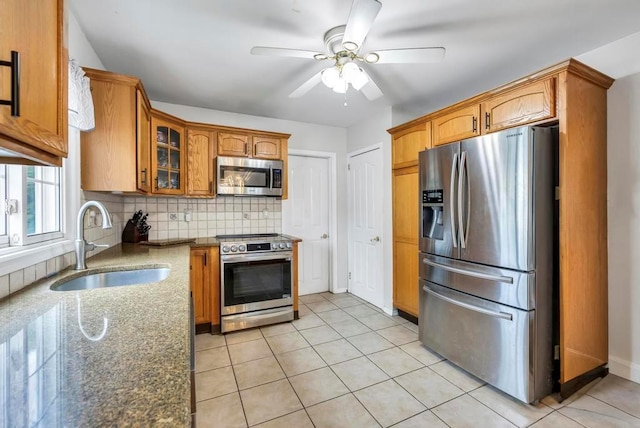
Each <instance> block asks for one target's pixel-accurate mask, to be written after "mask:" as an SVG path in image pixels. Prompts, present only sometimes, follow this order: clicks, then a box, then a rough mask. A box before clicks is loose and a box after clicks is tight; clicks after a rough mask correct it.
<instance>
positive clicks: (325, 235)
mask: <svg viewBox="0 0 640 428" xmlns="http://www.w3.org/2000/svg"><path fill="white" fill-rule="evenodd" d="M328 237H329V235H327V234H326V233H323V234H322V236H321V237H320V239H327V238H328Z"/></svg>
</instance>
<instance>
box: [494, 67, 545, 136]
mask: <svg viewBox="0 0 640 428" xmlns="http://www.w3.org/2000/svg"><path fill="white" fill-rule="evenodd" d="M555 101H556V97H555V79H554V78H550V79H546V80H541V81H538V82H534V83H530V84H528V85H526V86H524V87H522V88H518V89H515V90H512V91H509V92H505V93H503V94H498V95H495V96H493V97H491V98H490V99H489V100H487V101H485V102H483V103H482V114H483V127H482V129H483V132H494V131H498V130H500V129H504V128H510V127H512V126H518V125H524V124H526V123H531V122H537V121H540V120H545V119H551V118H553V117H555V115H556V102H555Z"/></svg>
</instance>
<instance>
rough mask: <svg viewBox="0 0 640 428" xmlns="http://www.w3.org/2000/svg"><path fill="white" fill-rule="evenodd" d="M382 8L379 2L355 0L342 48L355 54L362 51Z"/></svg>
mask: <svg viewBox="0 0 640 428" xmlns="http://www.w3.org/2000/svg"><path fill="white" fill-rule="evenodd" d="M381 7H382V3H380V2H379V1H378V0H353V4H352V5H351V12H349V19H348V20H347V26H346V28H345V30H344V36H342V47H344V48H345V49H347V50H349V51H354V52H355V51H357V50H358V49H360V47H361V46H362V42H364V39H365V37H367V34H368V33H369V30H370V29H371V25H373V21H374V20H375V19H376V16H378V12H380V8H381Z"/></svg>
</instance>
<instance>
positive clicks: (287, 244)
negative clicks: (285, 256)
mask: <svg viewBox="0 0 640 428" xmlns="http://www.w3.org/2000/svg"><path fill="white" fill-rule="evenodd" d="M285 245H286V246H287V250H290V249H291V242H287V243H286V244H285Z"/></svg>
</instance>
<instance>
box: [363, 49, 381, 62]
mask: <svg viewBox="0 0 640 428" xmlns="http://www.w3.org/2000/svg"><path fill="white" fill-rule="evenodd" d="M379 59H380V55H378V54H377V53H375V52H369V53H368V54H366V55H365V56H364V62H366V63H367V64H375V63H376V62H378V60H379Z"/></svg>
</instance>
